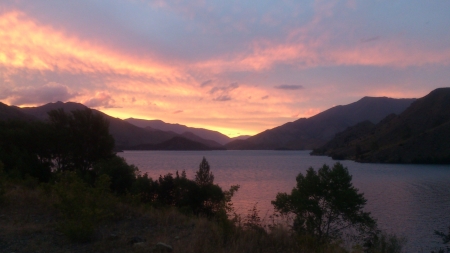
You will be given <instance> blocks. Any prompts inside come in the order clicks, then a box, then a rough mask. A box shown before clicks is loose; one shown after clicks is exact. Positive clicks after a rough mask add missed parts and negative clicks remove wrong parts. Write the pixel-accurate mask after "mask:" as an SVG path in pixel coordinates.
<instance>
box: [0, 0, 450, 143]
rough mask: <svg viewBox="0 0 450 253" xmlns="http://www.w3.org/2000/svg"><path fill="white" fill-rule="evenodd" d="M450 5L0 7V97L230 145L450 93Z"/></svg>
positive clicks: (382, 1) (357, 1) (282, 1)
mask: <svg viewBox="0 0 450 253" xmlns="http://www.w3.org/2000/svg"><path fill="white" fill-rule="evenodd" d="M449 13H450V1H447V0H445V1H444V0H434V1H410V0H395V1H394V0H377V1H362V0H347V1H325V0H323V1H294V0H292V1H290V0H278V1H266V0H259V1H234V0H229V1H216V0H209V1H206V0H171V1H169V0H167V1H165V0H154V1H151V0H76V1H75V0H73V1H61V0H2V1H1V2H0V101H1V102H3V103H6V104H8V105H16V106H20V107H23V106H37V105H42V104H46V103H49V102H56V101H63V102H67V101H73V102H79V103H83V104H85V105H86V106H89V107H91V108H95V109H98V110H100V111H103V112H105V113H107V114H109V115H111V116H114V117H119V118H128V117H134V118H143V119H161V120H163V121H165V122H169V123H180V124H184V125H188V126H193V127H203V128H208V129H212V130H217V131H220V132H222V133H224V134H226V135H229V136H231V137H233V136H237V135H242V134H251V135H252V134H256V133H258V132H261V131H264V130H265V129H269V128H273V127H276V126H279V125H282V124H284V123H286V122H289V121H294V120H296V119H298V118H301V117H310V116H312V115H314V114H317V113H319V112H321V111H323V110H326V109H328V108H330V107H332V106H335V105H341V104H349V103H352V102H355V101H356V100H358V99H360V98H362V97H364V96H388V97H395V98H411V97H422V96H424V95H426V94H427V93H429V92H430V91H431V90H433V89H435V88H438V87H448V86H450V14H449Z"/></svg>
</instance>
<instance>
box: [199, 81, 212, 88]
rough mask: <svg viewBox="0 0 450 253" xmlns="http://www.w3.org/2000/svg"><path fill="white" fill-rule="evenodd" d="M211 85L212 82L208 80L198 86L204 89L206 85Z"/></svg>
mask: <svg viewBox="0 0 450 253" xmlns="http://www.w3.org/2000/svg"><path fill="white" fill-rule="evenodd" d="M211 84H212V80H211V79H209V80H206V81H204V82H202V83H201V84H200V87H205V86H208V85H211Z"/></svg>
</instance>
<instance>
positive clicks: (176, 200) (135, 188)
mask: <svg viewBox="0 0 450 253" xmlns="http://www.w3.org/2000/svg"><path fill="white" fill-rule="evenodd" d="M199 178H201V180H197V179H199ZM204 179H205V180H204ZM213 180H214V176H213V174H212V173H211V172H210V167H209V164H208V162H207V161H206V159H205V158H203V160H202V162H201V163H200V166H199V171H197V172H196V180H195V181H193V180H190V179H188V178H187V176H186V172H185V171H183V172H182V173H181V175H180V174H179V173H178V171H177V172H176V173H175V176H174V175H173V174H172V173H168V174H166V175H164V176H162V175H161V176H159V178H158V179H157V180H153V179H151V178H149V177H148V175H147V174H144V175H138V176H137V178H136V180H135V181H134V183H133V185H132V187H131V193H132V194H133V195H135V196H138V197H139V198H140V200H141V201H143V202H147V203H151V204H152V205H153V206H155V207H157V208H161V207H167V206H174V207H177V208H178V209H179V210H181V211H182V212H184V213H189V214H194V215H197V216H206V217H210V218H212V217H215V218H217V217H219V216H225V217H226V214H227V212H229V211H232V203H231V198H232V197H233V195H234V193H235V192H236V191H237V190H238V188H239V186H232V187H231V189H230V190H229V191H223V190H222V188H220V187H219V186H218V185H215V184H213Z"/></svg>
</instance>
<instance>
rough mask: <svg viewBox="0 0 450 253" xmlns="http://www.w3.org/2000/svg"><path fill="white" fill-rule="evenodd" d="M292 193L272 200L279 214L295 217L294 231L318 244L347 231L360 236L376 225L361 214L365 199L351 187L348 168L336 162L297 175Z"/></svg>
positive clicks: (340, 236) (338, 236)
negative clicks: (329, 165)
mask: <svg viewBox="0 0 450 253" xmlns="http://www.w3.org/2000/svg"><path fill="white" fill-rule="evenodd" d="M296 180H297V186H296V187H295V188H294V189H292V192H291V194H287V193H278V194H277V196H276V200H275V201H272V204H273V205H274V207H275V209H276V210H277V211H278V212H280V213H282V214H292V215H294V216H295V218H294V225H293V229H294V230H295V231H296V232H297V233H299V234H306V235H310V236H312V237H314V238H315V239H316V240H317V242H318V243H319V244H323V243H327V242H331V241H333V240H339V239H341V238H342V236H343V234H344V233H345V232H347V231H348V228H353V229H356V230H357V231H358V232H359V235H363V234H364V233H366V232H368V231H371V230H372V229H373V228H374V227H375V225H376V223H375V221H374V220H373V219H372V217H371V216H370V213H367V212H364V211H363V208H364V206H365V204H366V199H365V198H364V196H363V194H362V193H358V190H357V189H356V188H355V187H353V185H352V183H351V180H352V176H351V175H349V173H348V170H347V168H345V167H344V166H342V164H340V163H336V164H335V165H334V166H333V168H332V169H330V167H328V166H327V165H324V166H323V167H322V168H320V169H319V170H318V171H317V172H316V171H315V170H314V169H313V168H309V169H308V170H307V172H306V175H303V174H302V173H300V174H299V175H298V176H297V178H296Z"/></svg>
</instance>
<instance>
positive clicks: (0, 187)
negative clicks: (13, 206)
mask: <svg viewBox="0 0 450 253" xmlns="http://www.w3.org/2000/svg"><path fill="white" fill-rule="evenodd" d="M5 183H6V182H5V173H4V171H3V163H2V161H0V204H1V203H2V202H3V196H4V195H5V193H6V189H5Z"/></svg>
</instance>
